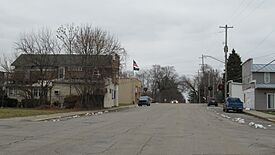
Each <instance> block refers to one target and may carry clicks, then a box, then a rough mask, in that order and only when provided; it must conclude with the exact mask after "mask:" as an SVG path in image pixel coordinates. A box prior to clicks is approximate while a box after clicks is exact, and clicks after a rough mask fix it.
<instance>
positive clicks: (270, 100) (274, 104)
mask: <svg viewBox="0 0 275 155" xmlns="http://www.w3.org/2000/svg"><path fill="white" fill-rule="evenodd" d="M267 109H275V101H274V94H267Z"/></svg>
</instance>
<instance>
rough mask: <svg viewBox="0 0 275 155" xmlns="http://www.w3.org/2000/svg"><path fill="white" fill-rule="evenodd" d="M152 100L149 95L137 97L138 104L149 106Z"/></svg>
mask: <svg viewBox="0 0 275 155" xmlns="http://www.w3.org/2000/svg"><path fill="white" fill-rule="evenodd" d="M151 102H152V99H151V97H149V96H140V97H139V99H138V106H143V105H147V106H150V105H151Z"/></svg>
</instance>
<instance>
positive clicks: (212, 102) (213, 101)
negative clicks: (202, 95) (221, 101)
mask: <svg viewBox="0 0 275 155" xmlns="http://www.w3.org/2000/svg"><path fill="white" fill-rule="evenodd" d="M211 105H214V106H216V107H217V106H218V102H217V101H216V100H215V99H214V98H211V99H210V100H209V101H208V104H207V106H211Z"/></svg>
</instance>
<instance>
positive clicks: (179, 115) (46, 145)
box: [0, 104, 275, 155]
mask: <svg viewBox="0 0 275 155" xmlns="http://www.w3.org/2000/svg"><path fill="white" fill-rule="evenodd" d="M239 119H244V122H238V120H239ZM250 122H254V123H259V124H261V125H263V126H264V127H265V128H266V129H262V128H255V127H254V126H249V125H248V124H249V123H250ZM274 126H275V124H272V123H270V122H267V121H263V120H261V119H258V118H255V117H253V116H248V115H245V114H237V113H229V114H227V113H223V112H222V110H221V108H220V107H207V106H206V105H202V104H152V105H151V106H150V107H145V106H144V107H135V108H130V109H128V110H123V111H118V112H109V113H103V114H101V115H97V116H95V115H92V116H83V117H77V118H71V119H65V120H60V121H59V120H50V121H42V122H31V121H27V120H25V121H24V120H16V119H5V120H0V137H1V138H0V154H1V155H2V154H4V155H5V154H7V155H13V154H18V155H19V154H20V155H24V154H25V155H30V154H39V155H40V154H42V155H43V154H47V155H63V154H64V155H70V154H72V155H78V154H83V155H86V154H87V155H92V154H99V155H101V154H111V155H139V154H144V155H188V154H195V155H203V154H204V155H214V154H222V155H227V154H228V155H229V154H230V155H232V154H234V155H243V154H248V155H250V154H261V155H264V154H267V155H274V154H275V127H274Z"/></svg>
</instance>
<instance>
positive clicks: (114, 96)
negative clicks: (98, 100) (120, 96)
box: [112, 90, 116, 99]
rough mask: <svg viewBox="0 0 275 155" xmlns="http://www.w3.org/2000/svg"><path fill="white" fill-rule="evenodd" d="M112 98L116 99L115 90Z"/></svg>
mask: <svg viewBox="0 0 275 155" xmlns="http://www.w3.org/2000/svg"><path fill="white" fill-rule="evenodd" d="M112 99H116V91H115V90H114V91H113V94H112Z"/></svg>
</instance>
